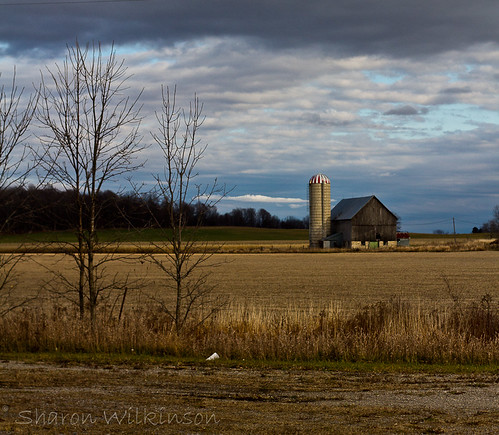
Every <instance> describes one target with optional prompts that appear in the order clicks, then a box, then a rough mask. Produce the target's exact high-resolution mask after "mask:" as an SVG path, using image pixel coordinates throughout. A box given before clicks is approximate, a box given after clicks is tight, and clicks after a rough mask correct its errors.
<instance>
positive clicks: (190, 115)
mask: <svg viewBox="0 0 499 435" xmlns="http://www.w3.org/2000/svg"><path fill="white" fill-rule="evenodd" d="M202 111H203V106H202V104H201V103H200V102H199V99H198V97H197V96H196V95H195V96H194V100H193V101H192V102H191V103H190V106H189V109H188V110H184V109H182V108H181V107H177V104H176V88H174V89H173V91H170V89H169V88H168V87H167V88H166V89H165V88H164V87H162V108H161V111H160V112H157V113H156V118H157V121H158V129H157V131H156V132H155V133H152V136H153V138H154V140H155V142H156V144H157V145H158V146H159V148H160V150H161V152H162V156H163V161H164V171H163V173H162V174H160V175H156V176H155V181H156V186H155V187H156V188H155V194H156V195H157V197H158V199H159V200H160V201H161V202H162V203H163V206H164V207H165V209H166V215H167V216H166V220H167V226H166V228H164V229H165V232H164V234H165V238H166V240H167V241H168V243H167V244H166V245H165V244H159V243H158V244H156V246H155V251H156V254H150V255H149V261H150V262H151V263H152V264H154V265H155V266H157V267H158V268H159V269H160V270H161V271H162V272H163V275H164V277H165V280H164V287H163V288H164V292H162V293H161V294H160V295H159V296H155V297H154V299H155V300H156V301H157V302H159V304H160V305H161V307H162V309H163V310H164V312H165V313H166V314H167V315H168V316H169V317H170V318H171V320H172V322H173V324H174V326H175V329H176V331H177V332H179V331H180V330H181V329H182V328H183V327H184V326H185V325H186V323H187V322H188V320H189V319H190V318H193V317H194V316H193V315H194V314H196V322H203V321H205V320H206V319H207V318H208V317H210V316H211V315H212V314H213V313H214V312H215V311H216V310H218V309H219V308H220V306H221V305H222V304H223V300H222V298H220V297H216V296H215V295H214V286H213V285H211V284H210V283H209V275H210V270H211V268H212V267H214V265H216V264H215V263H214V262H213V261H211V262H210V261H208V260H210V258H211V257H212V256H213V254H214V253H216V252H217V249H218V248H219V247H216V246H215V247H214V246H209V245H208V244H207V243H202V242H200V241H199V234H198V230H199V229H200V227H201V225H202V223H203V218H204V216H205V215H206V213H208V212H209V211H210V209H213V207H215V206H216V204H217V203H218V202H219V201H220V200H221V199H222V198H223V197H224V196H225V195H226V194H227V191H226V188H225V186H221V185H219V184H218V183H217V180H216V179H215V180H214V181H213V183H212V184H208V185H202V184H197V183H196V182H197V177H198V172H197V168H196V167H197V165H198V163H199V161H200V160H201V159H202V158H203V155H204V153H205V151H206V148H207V146H206V145H202V144H201V143H200V141H199V140H198V138H197V133H198V130H199V128H200V127H201V125H202V124H203V121H204V117H203V115H202ZM192 210H196V222H195V224H194V225H193V226H191V227H189V228H187V223H188V218H189V214H190V213H191V212H192ZM156 223H157V224H158V225H159V223H158V222H156ZM187 229H188V231H186V230H187ZM158 252H159V253H160V254H162V255H157V253H158ZM171 296H173V298H172V297H171ZM172 300H173V302H171V301H172Z"/></svg>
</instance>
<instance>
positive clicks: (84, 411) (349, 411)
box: [0, 361, 499, 434]
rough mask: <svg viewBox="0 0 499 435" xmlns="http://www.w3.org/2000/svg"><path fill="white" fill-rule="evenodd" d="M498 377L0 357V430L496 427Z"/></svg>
mask: <svg viewBox="0 0 499 435" xmlns="http://www.w3.org/2000/svg"><path fill="white" fill-rule="evenodd" d="M498 382H499V375H496V374H491V373H488V374H475V375H473V374H453V375H449V374H424V373H417V374H404V373H372V372H338V371H327V370H305V369H289V370H284V369H247V368H227V367H220V366H217V362H216V361H215V362H214V363H213V364H211V365H206V366H205V365H202V366H199V365H198V366H178V367H176V366H166V365H165V366H159V367H151V366H149V367H145V368H144V367H132V366H106V367H95V368H92V367H79V366H78V367H74V366H69V367H64V366H58V365H53V364H45V363H44V364H24V363H20V362H13V361H2V362H0V433H1V434H6V433H45V434H46V433H54V434H55V433H57V434H61V433H67V434H79V433H85V434H102V433H157V434H163V433H164V434H168V433H185V434H188V433H189V434H192V433H222V434H238V433H239V434H247V433H259V434H270V433H497V432H498V431H499V383H498Z"/></svg>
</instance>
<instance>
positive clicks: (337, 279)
mask: <svg viewBox="0 0 499 435" xmlns="http://www.w3.org/2000/svg"><path fill="white" fill-rule="evenodd" d="M212 262H213V263H216V265H215V267H213V269H212V275H211V277H210V280H211V281H212V282H213V283H216V290H215V291H216V292H217V293H218V294H220V295H223V296H226V297H227V298H229V299H230V302H231V303H233V304H235V305H250V306H253V307H256V308H266V309H270V308H271V309H283V308H299V309H308V308H314V309H322V308H328V307H329V306H330V305H335V306H336V307H338V308H341V309H348V310H350V309H355V308H356V309H358V308H361V307H362V306H364V305H366V304H369V303H375V302H378V301H386V300H388V299H389V298H391V297H397V298H401V299H402V300H407V301H411V302H413V303H415V304H420V305H422V306H430V307H434V306H436V305H442V304H443V305H448V304H450V303H451V302H452V301H453V297H456V296H457V297H459V298H460V299H461V300H462V301H469V300H476V299H477V298H479V297H481V296H483V295H485V294H490V295H491V296H492V297H494V298H499V267H498V265H499V252H498V251H471V252H358V253H354V252H346V253H331V254H327V253H320V254H313V253H309V254H307V253H274V254H219V255H215V256H214V257H213V258H212ZM73 263H74V262H73V260H72V259H71V258H70V257H69V256H65V255H62V254H31V255H28V256H26V258H25V259H24V261H23V262H22V264H20V266H19V268H18V272H19V278H18V281H19V286H18V287H19V288H20V289H22V290H23V294H24V293H26V294H33V293H34V292H36V291H37V290H38V289H39V288H40V287H41V285H42V284H43V282H44V281H46V280H49V279H51V275H50V273H49V272H48V271H47V269H49V270H50V269H57V270H70V269H71V268H72V267H74V264H73ZM108 272H109V273H110V274H111V275H113V274H114V273H126V272H131V273H132V275H133V276H134V277H137V278H139V280H140V282H141V288H140V290H137V291H136V292H135V293H134V294H132V295H131V296H130V299H129V302H130V303H134V304H136V303H138V302H137V300H138V299H140V300H141V301H143V302H144V303H147V298H146V296H147V294H156V293H158V292H161V291H162V288H163V287H162V286H163V285H164V282H163V279H164V277H163V276H162V275H161V273H160V272H159V270H158V269H155V268H153V267H152V266H151V265H149V264H147V263H144V262H142V261H140V256H137V255H133V254H131V255H128V256H127V257H126V261H123V260H120V261H116V262H114V263H111V264H110V265H109V266H108ZM131 293H132V292H131ZM20 296H21V295H20ZM45 296H46V297H48V295H45Z"/></svg>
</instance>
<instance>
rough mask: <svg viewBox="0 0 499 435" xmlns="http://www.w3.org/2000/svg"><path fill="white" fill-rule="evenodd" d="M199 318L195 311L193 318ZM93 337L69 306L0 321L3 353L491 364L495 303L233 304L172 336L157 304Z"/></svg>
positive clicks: (496, 349)
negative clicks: (428, 306) (352, 307)
mask: <svg viewBox="0 0 499 435" xmlns="http://www.w3.org/2000/svg"><path fill="white" fill-rule="evenodd" d="M198 315H199V316H202V313H200V314H198ZM99 319H101V320H100V321H99V323H98V324H97V326H98V327H97V328H96V335H92V334H90V332H91V331H90V329H89V328H90V326H89V324H88V323H86V322H81V321H80V319H79V315H78V312H77V310H72V309H69V308H67V307H56V308H54V309H52V310H49V311H42V310H40V309H37V308H30V309H28V308H24V309H23V310H22V311H18V312H15V313H10V314H9V315H7V316H5V317H4V318H2V319H0V337H1V338H0V349H1V350H2V351H4V352H45V351H49V352H51V351H58V352H63V353H64V352H112V353H122V354H133V353H146V354H155V355H174V356H192V357H202V356H204V355H206V356H208V355H210V354H211V353H213V352H215V351H216V352H218V353H219V354H220V355H221V356H223V357H225V358H229V359H238V360H242V359H259V360H301V361H307V360H332V361H382V362H431V363H459V364H461V363H466V364H475V363H478V364H490V363H494V364H497V363H499V305H498V303H497V302H496V301H495V300H493V299H492V297H491V296H490V295H484V296H483V297H481V298H479V299H478V300H476V301H473V302H471V303H466V304H463V303H462V302H461V301H459V300H458V299H456V300H455V302H454V305H453V306H452V307H450V308H449V309H444V308H440V309H434V310H425V309H421V307H420V306H418V305H417V304H414V303H409V302H403V301H401V300H400V299H391V300H389V301H381V302H378V303H375V304H369V305H366V306H365V307H363V308H362V309H360V310H357V311H355V312H345V311H342V310H341V309H340V308H339V307H334V306H333V307H330V308H327V309H323V310H320V311H317V310H313V309H310V310H299V309H288V310H284V311H275V310H269V309H264V308H256V307H243V306H235V307H230V308H229V309H227V310H224V311H220V312H219V313H217V314H216V315H215V316H212V317H211V318H210V319H209V320H208V321H207V322H204V323H203V324H201V325H199V324H198V318H195V317H193V318H192V319H191V323H190V324H189V325H186V326H185V328H184V329H185V330H182V331H181V332H180V333H178V331H176V329H175V325H174V323H173V321H172V319H171V317H169V316H167V315H166V314H165V313H162V312H161V311H160V310H140V309H139V310H130V311H129V312H128V313H127V314H126V315H124V316H123V318H122V319H121V321H119V320H118V319H117V316H116V315H112V313H111V312H106V311H103V312H102V313H101V315H100V316H99Z"/></svg>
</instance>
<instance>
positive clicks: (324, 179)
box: [308, 174, 331, 184]
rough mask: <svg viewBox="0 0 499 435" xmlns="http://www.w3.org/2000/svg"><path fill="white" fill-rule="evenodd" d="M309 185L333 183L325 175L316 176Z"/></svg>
mask: <svg viewBox="0 0 499 435" xmlns="http://www.w3.org/2000/svg"><path fill="white" fill-rule="evenodd" d="M308 184H331V181H329V178H327V177H326V176H325V175H324V174H316V175H314V176H313V177H312V178H311V179H310V181H309V182H308Z"/></svg>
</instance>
